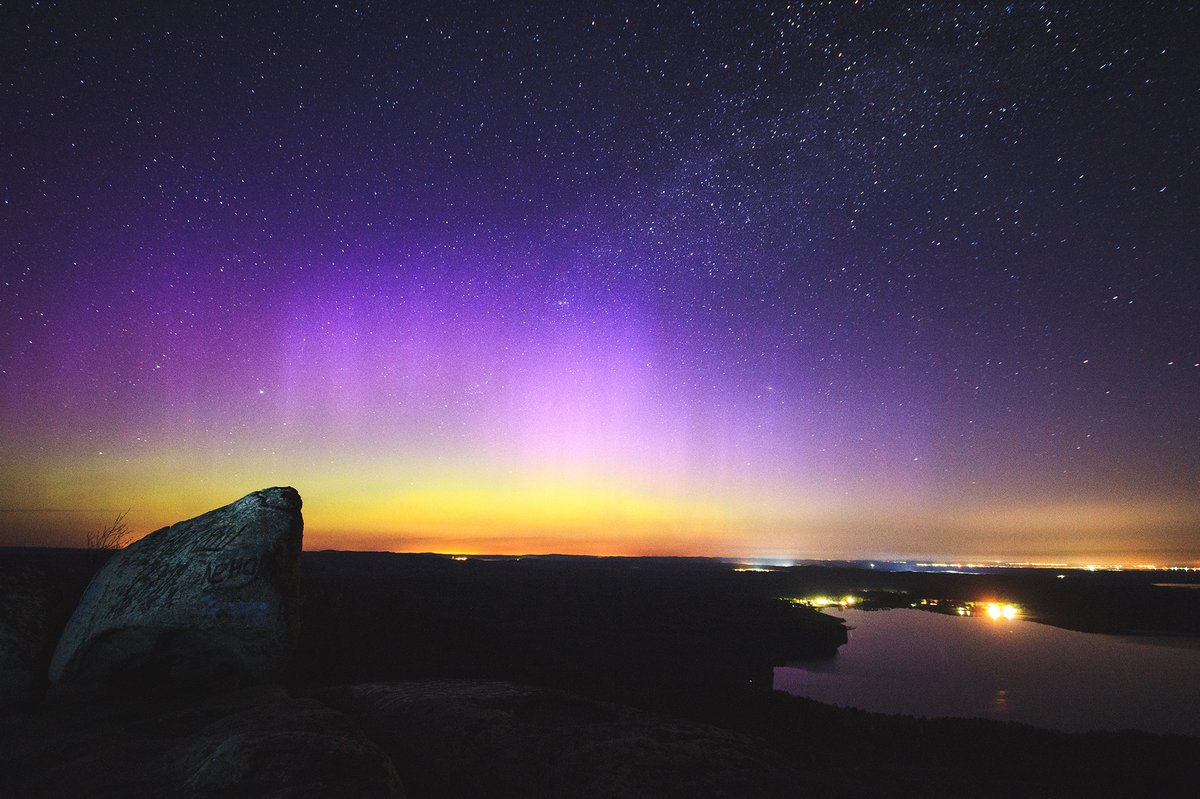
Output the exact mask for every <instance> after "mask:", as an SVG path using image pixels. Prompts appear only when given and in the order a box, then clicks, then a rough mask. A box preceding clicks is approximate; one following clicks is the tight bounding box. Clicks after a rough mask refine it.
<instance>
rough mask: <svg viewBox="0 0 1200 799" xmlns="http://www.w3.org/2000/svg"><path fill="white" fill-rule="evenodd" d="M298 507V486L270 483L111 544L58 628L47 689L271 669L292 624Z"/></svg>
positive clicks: (221, 677)
mask: <svg viewBox="0 0 1200 799" xmlns="http://www.w3.org/2000/svg"><path fill="white" fill-rule="evenodd" d="M300 506H301V501H300V495H299V494H298V493H297V492H296V490H295V489H293V488H268V489H265V490H263V491H256V492H254V493H253V494H249V495H247V496H245V497H243V498H242V499H239V500H238V501H237V502H234V503H232V504H230V505H226V506H225V507H223V508H218V509H217V510H214V511H210V512H208V513H205V514H204V515H202V516H197V517H196V518H194V519H189V520H187V521H183V522H179V523H177V524H174V525H171V526H170V527H165V528H163V529H161V530H158V531H157V532H154V533H151V534H150V535H148V536H146V537H145V538H143V539H141V540H140V541H137V542H135V543H133V544H131V545H130V546H129V547H127V548H125V549H122V550H120V551H119V552H118V553H117V554H116V555H114V556H113V557H112V558H111V559H110V560H109V561H108V563H107V564H106V565H105V566H104V568H103V569H101V570H100V572H99V573H98V574H97V575H96V576H95V578H94V579H93V580H92V582H91V584H90V585H89V586H88V588H87V591H86V592H84V595H83V598H82V600H81V601H80V603H79V607H78V608H77V609H76V611H75V614H74V615H73V616H72V617H71V620H70V621H69V622H68V624H67V627H66V630H65V631H64V632H63V635H62V638H61V639H60V641H59V645H58V649H57V650H56V651H55V653H54V659H53V660H52V662H51V664H50V681H51V683H52V691H53V692H55V693H58V694H63V693H89V692H93V691H97V690H103V689H107V688H111V687H114V686H115V685H120V684H124V685H126V686H129V687H135V688H137V689H139V690H143V689H144V688H145V687H146V686H147V685H152V684H156V683H170V684H173V685H176V686H212V685H216V684H244V683H253V682H264V681H269V680H271V679H272V678H274V677H275V676H277V675H278V674H279V672H280V671H281V669H282V667H283V665H284V664H285V662H286V660H287V657H288V655H289V653H290V651H291V648H292V645H293V643H294V641H295V638H296V633H297V629H296V623H297V613H296V610H297V609H296V607H295V606H296V604H297V597H298V594H299V570H300V565H299V564H300V560H299V559H300V547H301V537H302V534H303V520H302V518H301V515H300Z"/></svg>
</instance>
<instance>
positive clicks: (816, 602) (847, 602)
mask: <svg viewBox="0 0 1200 799" xmlns="http://www.w3.org/2000/svg"><path fill="white" fill-rule="evenodd" d="M787 601H789V602H791V603H792V604H793V605H802V606H804V607H806V608H816V609H817V610H824V609H826V608H838V609H840V610H845V609H846V608H852V607H854V606H855V605H857V604H859V603H861V602H862V599H861V598H859V597H856V596H854V595H852V594H848V595H846V596H842V597H830V596H810V597H795V598H790V599H788V600H787ZM909 607H911V608H915V609H917V610H929V611H934V612H938V613H944V612H946V611H947V610H953V612H954V614H955V615H958V616H964V617H965V616H987V617H988V618H989V619H1007V620H1009V621H1012V620H1013V619H1015V618H1017V617H1018V616H1020V615H1021V606H1020V605H1017V604H1014V603H1012V602H960V601H956V600H948V599H922V600H919V601H917V602H913V603H911V604H910V605H909Z"/></svg>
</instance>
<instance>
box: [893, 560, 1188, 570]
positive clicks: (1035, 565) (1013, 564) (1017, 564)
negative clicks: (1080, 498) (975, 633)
mask: <svg viewBox="0 0 1200 799" xmlns="http://www.w3.org/2000/svg"><path fill="white" fill-rule="evenodd" d="M897 562H898V563H906V561H897ZM913 566H915V567H916V568H918V569H1082V570H1085V571H1090V572H1096V571H1113V572H1119V571H1172V572H1194V571H1200V567H1197V566H1160V565H1158V564H1156V563H1134V564H1124V563H1089V564H1087V565H1086V566H1080V565H1077V564H1073V563H1042V562H1038V561H1028V562H1024V561H1004V562H1001V561H995V562H992V563H914V564H913Z"/></svg>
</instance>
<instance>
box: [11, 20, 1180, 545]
mask: <svg viewBox="0 0 1200 799" xmlns="http://www.w3.org/2000/svg"><path fill="white" fill-rule="evenodd" d="M0 17H2V18H3V21H2V23H0V275H2V281H0V545H18V544H19V545H26V544H38V545H40V544H51V545H80V544H81V543H82V540H83V537H84V534H85V533H86V532H87V531H88V530H89V529H90V528H91V527H94V526H96V525H97V524H98V523H101V522H103V521H106V520H108V519H110V518H111V517H112V516H113V515H114V514H115V513H116V512H119V511H121V510H125V509H126V508H129V509H130V514H129V519H130V521H131V522H132V523H133V526H134V528H135V529H136V530H137V531H138V532H139V533H144V532H148V531H150V530H152V529H155V528H157V527H159V526H161V525H164V524H168V523H171V522H173V521H177V520H179V519H182V518H186V517H188V516H192V515H195V514H197V513H200V512H202V511H204V510H207V509H209V508H212V507H216V506H218V505H222V504H225V503H227V502H230V501H232V500H234V499H236V498H238V497H240V496H242V495H243V494H245V493H247V492H249V491H252V490H255V489H258V488H261V487H264V486H269V485H278V484H283V485H294V486H296V487H297V488H298V489H299V491H300V492H301V494H302V495H303V497H304V500H305V509H304V513H305V518H306V530H305V535H306V546H307V547H309V548H343V549H349V548H359V549H393V550H399V551H429V550H433V551H446V552H506V553H517V552H569V553H595V554H696V555H729V556H738V557H760V558H777V559H787V558H809V557H863V558H887V557H891V558H942V559H982V558H986V559H1005V560H1040V561H1046V560H1052V561H1068V562H1078V563H1088V562H1093V563H1113V562H1124V563H1164V562H1172V563H1181V562H1188V563H1191V562H1197V560H1198V559H1200V195H1198V190H1200V124H1198V123H1200V54H1198V51H1197V45H1196V42H1197V41H1200V6H1198V5H1197V4H1195V3H1182V2H1180V3H1175V2H1170V3H1148V4H1140V3H1139V4H1128V3H1124V2H1115V3H1105V2H1090V1H1089V2H1084V1H1083V0H1078V1H1077V2H1068V3H1060V2H1046V3H1028V2H1009V3H1004V2H999V3H974V2H961V3H956V2H924V3H885V2H857V3H853V2H830V3H807V2H805V3H801V2H793V3H757V4H746V3H727V2H713V3H699V2H697V3H680V4H676V3H666V2H664V3H655V4H652V3H629V4H622V3H597V4H594V6H593V7H589V4H587V3H547V4H545V5H537V6H531V7H528V8H519V7H516V4H508V3H499V4H490V3H489V4H484V3H481V4H478V5H466V4H463V5H459V4H455V3H448V2H444V1H443V2H437V3H428V4H423V3H403V4H394V3H383V2H376V3H355V2H349V3H346V2H342V3H337V4H333V3H302V2H288V3H279V4H271V3H240V2H238V3H229V4H208V3H178V4H171V3H147V4H124V3H102V2H96V3H90V2H89V3H61V4H58V3H32V4H30V3H6V4H5V5H4V6H3V7H0Z"/></svg>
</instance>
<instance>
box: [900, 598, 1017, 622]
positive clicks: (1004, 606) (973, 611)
mask: <svg viewBox="0 0 1200 799" xmlns="http://www.w3.org/2000/svg"><path fill="white" fill-rule="evenodd" d="M943 605H947V606H949V607H951V608H953V609H954V613H955V615H958V616H987V617H988V618H989V619H1008V620H1010V621H1011V620H1012V619H1015V618H1016V617H1017V616H1018V615H1020V613H1021V608H1020V606H1019V605H1014V604H1012V603H1011V602H955V601H949V600H944V599H922V600H921V601H920V602H914V603H912V605H911V606H910V607H914V608H916V609H918V610H939V611H940V610H941V607H942V606H943Z"/></svg>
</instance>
